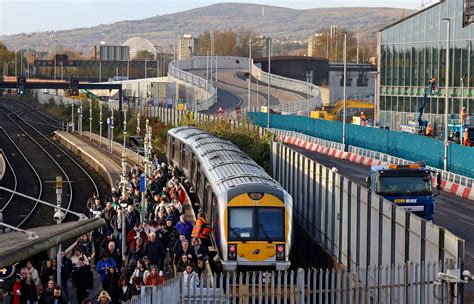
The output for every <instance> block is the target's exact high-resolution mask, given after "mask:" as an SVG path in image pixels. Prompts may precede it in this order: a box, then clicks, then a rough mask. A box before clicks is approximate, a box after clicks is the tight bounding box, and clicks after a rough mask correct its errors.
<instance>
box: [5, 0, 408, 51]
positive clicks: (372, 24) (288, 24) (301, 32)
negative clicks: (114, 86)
mask: <svg viewBox="0 0 474 304" xmlns="http://www.w3.org/2000/svg"><path fill="white" fill-rule="evenodd" d="M262 10H264V15H263V16H262ZM412 12H413V11H411V10H404V9H398V8H384V7H380V8H365V7H360V8H352V7H351V8H317V9H307V10H295V9H290V8H284V7H276V6H268V5H257V4H243V3H220V4H214V5H210V6H206V7H201V8H196V9H191V10H187V11H183V12H179V13H174V14H168V15H162V16H155V17H150V18H146V19H142V20H128V21H120V22H115V23H112V24H100V25H97V26H93V27H89V28H78V29H72V30H63V31H57V32H53V31H49V32H39V33H31V37H25V36H21V35H11V36H0V40H1V41H3V42H5V44H6V45H7V46H8V47H15V48H34V49H37V50H51V49H52V48H54V43H55V42H54V40H53V38H51V35H52V34H54V39H57V44H58V45H60V46H63V47H68V48H72V49H76V50H77V49H83V50H84V49H86V50H87V49H92V46H93V45H98V44H99V43H100V41H106V43H107V44H108V45H114V44H116V45H120V44H122V43H123V42H125V40H127V39H128V38H131V37H135V36H140V37H143V38H146V39H149V40H150V41H151V42H152V43H153V44H154V45H157V46H159V47H161V48H168V47H169V44H170V43H172V40H173V24H174V22H175V21H176V23H177V24H178V26H179V31H180V32H181V33H191V34H194V35H198V34H200V33H201V32H203V31H206V30H208V31H209V30H226V29H232V30H237V29H239V28H245V29H249V30H252V31H254V32H256V33H259V34H261V35H271V36H272V37H273V38H277V39H304V38H305V37H306V36H308V35H311V34H313V33H315V32H317V31H318V30H319V29H321V28H324V27H329V26H330V25H331V24H337V25H339V26H340V27H345V28H347V29H349V30H354V31H356V30H357V27H358V25H359V24H360V28H361V33H363V35H362V38H363V40H364V38H365V39H369V40H372V41H373V39H375V33H376V32H377V31H378V30H379V29H380V28H382V27H384V26H387V25H389V24H391V23H393V22H394V21H396V20H399V19H400V18H402V17H403V16H407V15H409V14H411V13H412Z"/></svg>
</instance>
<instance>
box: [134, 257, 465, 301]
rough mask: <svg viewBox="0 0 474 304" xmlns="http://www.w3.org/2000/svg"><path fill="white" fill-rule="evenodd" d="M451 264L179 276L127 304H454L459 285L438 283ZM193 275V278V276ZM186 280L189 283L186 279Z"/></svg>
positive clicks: (145, 289)
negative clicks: (440, 275)
mask: <svg viewBox="0 0 474 304" xmlns="http://www.w3.org/2000/svg"><path fill="white" fill-rule="evenodd" d="M451 267H457V265H456V264H455V263H440V262H434V263H407V264H401V265H387V266H381V267H377V266H376V267H368V268H365V267H364V268H363V267H361V268H354V269H352V270H347V269H309V270H304V269H301V268H300V269H298V270H296V271H290V272H261V271H260V272H248V273H227V274H219V275H218V276H217V277H215V278H214V279H213V280H212V281H213V282H214V284H215V285H213V286H218V287H215V288H210V287H208V286H210V283H211V280H210V279H209V278H208V277H207V276H205V275H201V278H200V280H199V284H198V282H197V281H195V283H194V281H193V283H194V284H188V285H186V284H185V283H184V282H183V279H182V277H183V275H180V276H179V277H178V278H177V279H173V280H172V281H170V282H165V283H164V284H163V285H161V286H154V287H142V289H141V295H140V297H134V298H132V299H131V300H129V301H128V302H126V303H127V304H154V303H167V304H181V303H300V304H304V303H320V304H329V303H355V304H358V303H400V304H425V303H430V304H431V303H458V300H459V299H460V296H462V293H460V292H459V288H460V286H459V285H460V284H448V283H446V282H443V281H442V280H438V273H446V272H447V271H448V269H450V268H451ZM196 277H197V274H196ZM186 282H188V281H186Z"/></svg>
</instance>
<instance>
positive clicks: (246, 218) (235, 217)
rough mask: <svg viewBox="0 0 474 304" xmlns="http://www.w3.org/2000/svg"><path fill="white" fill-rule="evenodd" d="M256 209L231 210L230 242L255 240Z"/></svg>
mask: <svg viewBox="0 0 474 304" xmlns="http://www.w3.org/2000/svg"><path fill="white" fill-rule="evenodd" d="M253 212H254V208H236V207H234V208H229V241H239V240H242V239H254V238H255V229H254V228H253V223H254V220H253V218H254V216H253Z"/></svg>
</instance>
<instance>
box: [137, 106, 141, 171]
mask: <svg viewBox="0 0 474 304" xmlns="http://www.w3.org/2000/svg"><path fill="white" fill-rule="evenodd" d="M140 131H141V130H140V112H138V113H137V135H138V136H140ZM139 163H140V146H138V147H137V164H139Z"/></svg>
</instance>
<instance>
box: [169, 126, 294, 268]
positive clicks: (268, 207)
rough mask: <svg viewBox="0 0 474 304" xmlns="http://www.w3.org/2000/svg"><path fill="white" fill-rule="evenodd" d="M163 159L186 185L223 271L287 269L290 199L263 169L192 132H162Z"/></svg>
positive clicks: (184, 129) (224, 142) (233, 149)
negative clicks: (210, 232)
mask: <svg viewBox="0 0 474 304" xmlns="http://www.w3.org/2000/svg"><path fill="white" fill-rule="evenodd" d="M168 160H169V161H170V162H171V163H173V164H177V165H178V166H179V167H180V168H181V170H182V171H183V172H184V174H185V175H186V176H187V177H188V178H189V179H190V180H191V182H192V185H193V187H194V189H195V191H196V195H197V199H198V201H199V204H200V205H201V209H202V210H203V212H205V214H206V216H207V218H208V220H209V222H210V225H212V227H213V237H214V241H215V244H216V247H217V250H218V254H219V257H220V260H221V262H222V267H223V269H224V271H235V270H236V269H237V267H239V268H240V267H258V268H262V267H265V268H272V269H276V270H286V269H288V268H289V266H290V261H289V253H290V249H291V242H292V198H291V196H290V195H289V194H288V192H286V191H285V190H284V189H283V188H282V187H281V186H280V184H279V183H278V182H276V181H275V180H274V179H272V178H271V177H270V176H269V175H268V174H267V173H266V172H265V170H263V169H262V168H261V167H260V166H259V165H258V164H257V163H255V162H254V161H253V160H252V159H251V158H250V157H249V156H248V155H246V154H245V153H244V152H242V151H241V150H240V149H239V148H238V147H237V146H235V145H234V144H232V143H231V142H229V141H227V140H224V139H221V138H219V137H217V136H215V135H212V134H210V133H207V132H205V131H203V130H201V129H198V128H195V127H178V128H174V129H171V130H169V131H168Z"/></svg>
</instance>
